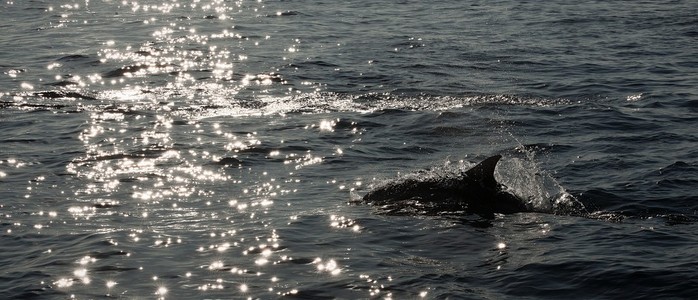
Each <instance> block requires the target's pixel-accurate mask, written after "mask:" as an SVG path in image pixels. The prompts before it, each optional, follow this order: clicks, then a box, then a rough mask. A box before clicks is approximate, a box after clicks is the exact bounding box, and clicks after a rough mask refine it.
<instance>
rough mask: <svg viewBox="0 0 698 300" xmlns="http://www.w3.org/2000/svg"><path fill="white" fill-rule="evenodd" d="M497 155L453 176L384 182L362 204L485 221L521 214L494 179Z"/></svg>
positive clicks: (514, 200)
mask: <svg viewBox="0 0 698 300" xmlns="http://www.w3.org/2000/svg"><path fill="white" fill-rule="evenodd" d="M501 158H502V156H501V155H495V156H492V157H489V158H487V159H485V160H483V161H482V162H480V163H479V164H477V165H476V166H475V167H473V168H471V169H469V170H467V171H465V172H462V173H461V174H459V175H457V176H445V177H431V178H425V179H419V178H406V179H402V180H398V181H392V182H388V183H387V184H383V185H381V186H379V187H376V188H375V189H373V190H371V191H369V192H368V193H367V194H366V195H364V197H363V200H364V201H365V202H368V203H371V204H374V205H381V206H386V207H390V209H391V210H399V209H400V206H417V207H419V208H429V210H430V211H431V212H433V213H441V212H444V211H447V210H451V211H453V210H457V211H464V212H466V213H474V214H479V215H481V216H483V217H486V218H492V217H494V213H514V212H521V211H525V209H526V206H525V205H524V204H523V202H522V201H521V200H520V199H519V198H517V197H516V196H514V195H512V194H510V193H508V192H506V191H504V190H502V185H500V184H499V183H498V182H497V180H496V179H495V178H494V170H495V168H496V166H497V163H498V162H499V160H500V159H501Z"/></svg>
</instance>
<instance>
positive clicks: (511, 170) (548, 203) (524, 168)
mask: <svg viewBox="0 0 698 300" xmlns="http://www.w3.org/2000/svg"><path fill="white" fill-rule="evenodd" d="M495 178H497V180H498V181H499V182H500V183H502V184H504V185H505V186H506V188H507V191H508V192H510V193H512V194H514V195H516V196H517V197H519V198H521V199H525V200H526V201H527V203H526V204H527V205H528V206H529V207H531V209H532V210H534V211H540V212H547V213H554V214H568V215H582V214H584V215H586V214H587V210H586V208H585V207H584V205H583V204H582V203H581V202H580V201H579V200H577V199H576V198H575V197H574V196H573V195H572V194H570V193H569V192H567V190H565V188H564V187H562V185H560V183H559V182H558V181H557V180H556V179H555V178H554V177H553V176H552V174H551V173H550V172H548V171H547V170H544V169H543V168H541V166H540V163H539V161H538V160H537V159H536V152H535V151H534V150H533V149H528V148H525V147H523V146H520V147H518V148H516V152H515V156H512V157H509V158H507V159H503V160H502V161H500V163H499V165H498V166H497V169H496V172H495Z"/></svg>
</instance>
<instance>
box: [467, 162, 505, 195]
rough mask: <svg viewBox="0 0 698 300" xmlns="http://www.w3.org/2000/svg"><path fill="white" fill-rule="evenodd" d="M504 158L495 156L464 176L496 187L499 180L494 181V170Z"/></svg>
mask: <svg viewBox="0 0 698 300" xmlns="http://www.w3.org/2000/svg"><path fill="white" fill-rule="evenodd" d="M501 158H502V156H501V155H499V154H498V155H495V156H492V157H490V158H488V159H485V160H483V161H482V162H481V163H479V164H478V165H477V166H474V167H473V168H472V169H470V170H468V171H465V172H464V173H463V174H465V176H468V179H470V180H475V181H479V182H481V183H482V184H484V185H485V186H488V187H493V188H494V187H496V186H497V180H495V179H494V168H495V167H496V166H497V162H499V160H500V159H501Z"/></svg>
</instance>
